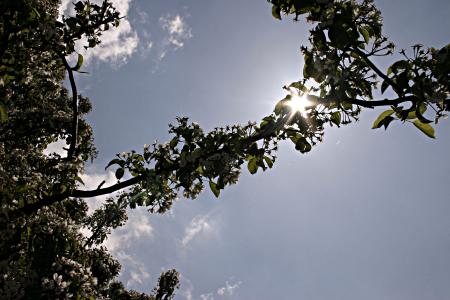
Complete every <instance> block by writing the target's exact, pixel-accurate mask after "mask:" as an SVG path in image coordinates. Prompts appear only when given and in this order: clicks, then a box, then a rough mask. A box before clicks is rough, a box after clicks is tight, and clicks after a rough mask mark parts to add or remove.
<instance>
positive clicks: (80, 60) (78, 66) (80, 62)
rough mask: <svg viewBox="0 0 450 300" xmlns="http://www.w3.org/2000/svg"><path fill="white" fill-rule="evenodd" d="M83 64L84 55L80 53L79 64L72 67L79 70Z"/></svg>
mask: <svg viewBox="0 0 450 300" xmlns="http://www.w3.org/2000/svg"><path fill="white" fill-rule="evenodd" d="M82 65H83V55H81V54H78V60H77V64H76V66H75V67H73V68H72V69H73V70H74V71H78V70H79V69H80V68H81V66H82Z"/></svg>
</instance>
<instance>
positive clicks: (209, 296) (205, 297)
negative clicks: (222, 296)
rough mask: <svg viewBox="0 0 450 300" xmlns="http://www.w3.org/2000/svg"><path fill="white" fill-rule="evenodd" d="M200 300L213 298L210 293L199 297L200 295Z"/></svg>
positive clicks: (211, 299) (212, 299)
mask: <svg viewBox="0 0 450 300" xmlns="http://www.w3.org/2000/svg"><path fill="white" fill-rule="evenodd" d="M200 299H201V300H214V296H213V294H212V293H208V294H201V295H200Z"/></svg>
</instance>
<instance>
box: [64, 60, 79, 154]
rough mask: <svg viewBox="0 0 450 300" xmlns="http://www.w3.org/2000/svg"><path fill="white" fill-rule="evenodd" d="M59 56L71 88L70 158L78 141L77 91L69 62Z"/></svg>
mask: <svg viewBox="0 0 450 300" xmlns="http://www.w3.org/2000/svg"><path fill="white" fill-rule="evenodd" d="M60 58H61V60H62V62H63V64H64V67H65V68H66V70H67V73H68V74H69V81H70V86H71V88H72V113H73V114H72V128H71V136H72V137H71V139H70V146H69V151H68V152H67V159H68V160H70V159H71V158H72V157H73V155H74V154H75V148H76V147H77V143H78V91H77V85H76V83H75V78H74V76H73V70H72V68H71V67H70V65H69V63H68V62H67V60H66V57H65V56H64V55H63V54H60Z"/></svg>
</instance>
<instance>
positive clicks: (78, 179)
mask: <svg viewBox="0 0 450 300" xmlns="http://www.w3.org/2000/svg"><path fill="white" fill-rule="evenodd" d="M75 181H77V182H79V183H81V184H82V185H84V181H83V179H81V177H80V176H76V177H75Z"/></svg>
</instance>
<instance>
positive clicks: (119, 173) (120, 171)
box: [116, 168, 125, 179]
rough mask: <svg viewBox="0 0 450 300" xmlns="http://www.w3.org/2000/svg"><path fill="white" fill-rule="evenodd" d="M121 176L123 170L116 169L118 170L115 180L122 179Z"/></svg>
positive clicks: (123, 172)
mask: <svg viewBox="0 0 450 300" xmlns="http://www.w3.org/2000/svg"><path fill="white" fill-rule="evenodd" d="M123 174H125V170H124V168H118V169H117V170H116V178H117V179H120V178H122V177H123Z"/></svg>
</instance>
